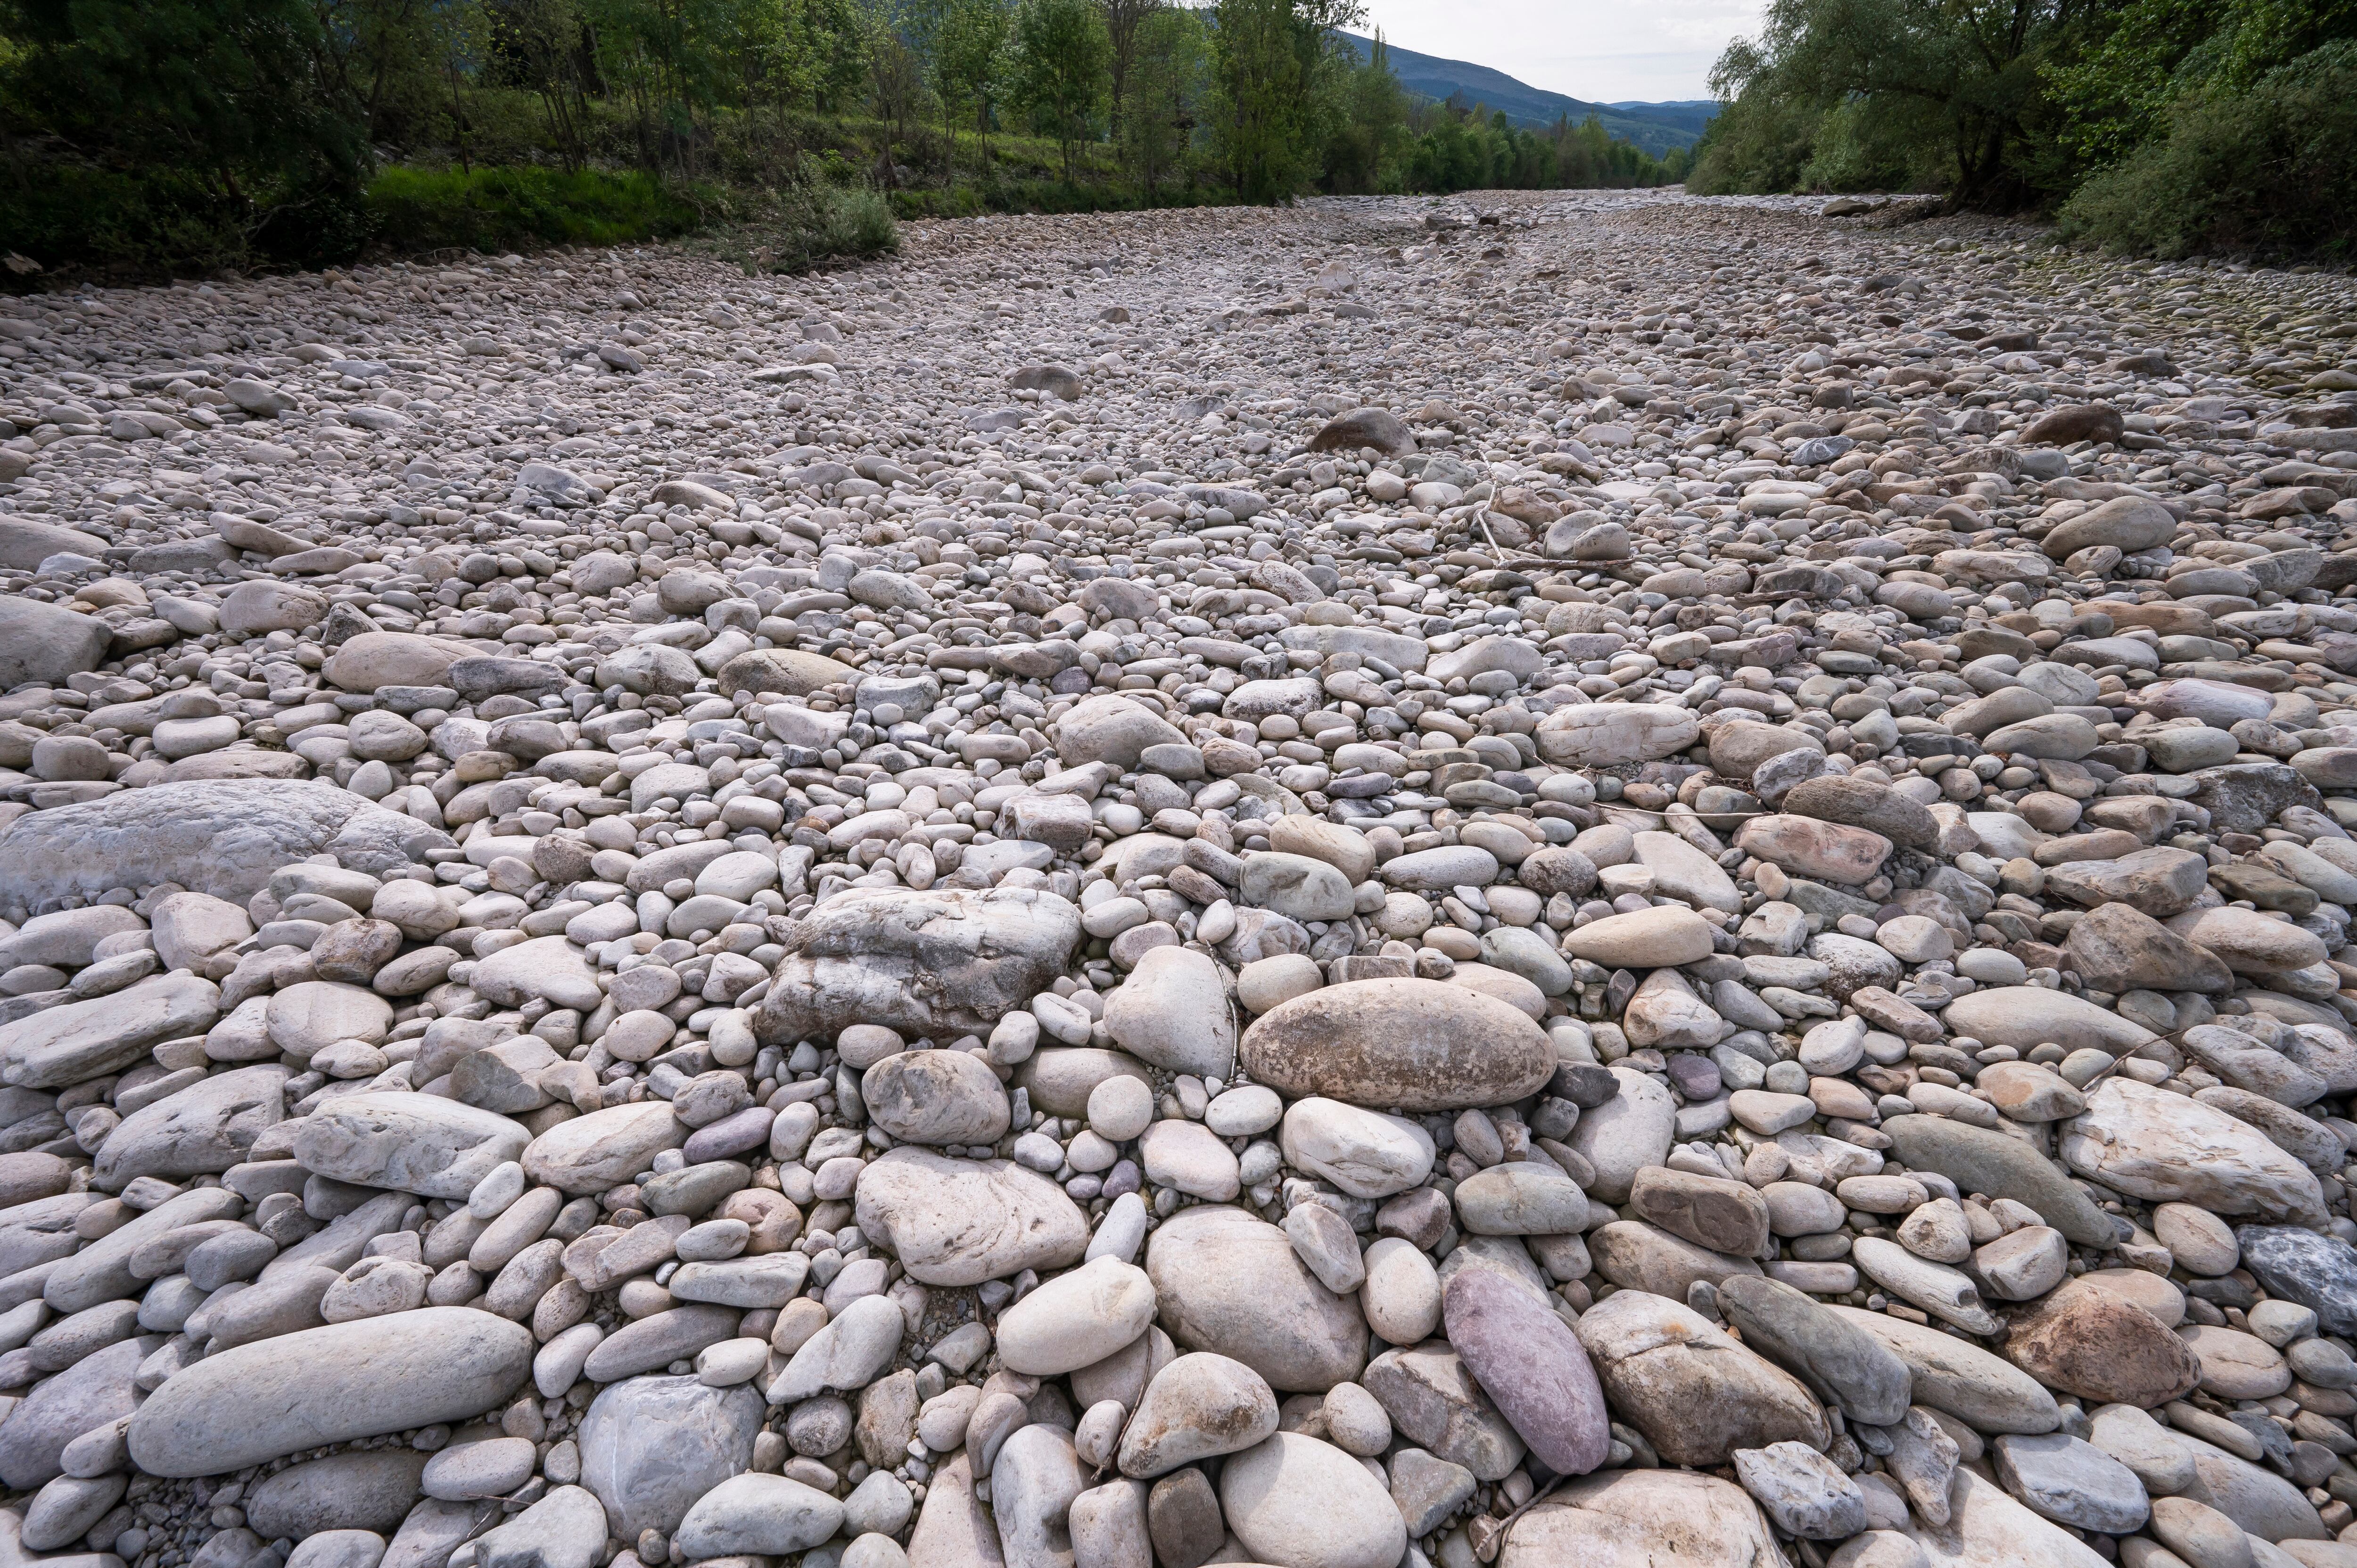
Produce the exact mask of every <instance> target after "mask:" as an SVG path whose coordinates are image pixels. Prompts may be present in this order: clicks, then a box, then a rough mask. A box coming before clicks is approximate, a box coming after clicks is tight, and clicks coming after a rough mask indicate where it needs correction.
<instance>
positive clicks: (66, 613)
mask: <svg viewBox="0 0 2357 1568" xmlns="http://www.w3.org/2000/svg"><path fill="white" fill-rule="evenodd" d="M111 636H112V632H111V630H110V629H109V628H108V627H107V624H106V623H105V622H104V621H102V620H100V619H99V618H97V617H96V616H87V615H76V614H75V613H74V612H73V611H71V610H70V609H68V608H66V607H64V606H63V605H53V604H48V603H45V602H43V601H42V600H39V599H28V598H27V597H25V596H23V595H21V594H0V692H5V691H8V690H10V689H12V688H15V687H17V686H22V685H26V684H28V683H30V682H40V683H41V684H43V685H45V686H62V685H64V684H65V682H66V677H67V676H69V675H79V674H81V673H82V672H84V671H90V670H95V669H97V668H98V667H99V665H100V664H101V663H102V662H103V661H104V660H105V659H106V644H107V640H108V639H109V637H111Z"/></svg>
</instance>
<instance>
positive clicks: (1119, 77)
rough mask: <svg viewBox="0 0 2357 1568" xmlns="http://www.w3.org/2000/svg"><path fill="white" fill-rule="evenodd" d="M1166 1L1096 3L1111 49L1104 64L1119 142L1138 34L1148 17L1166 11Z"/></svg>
mask: <svg viewBox="0 0 2357 1568" xmlns="http://www.w3.org/2000/svg"><path fill="white" fill-rule="evenodd" d="M1167 3H1168V0H1099V8H1100V9H1101V10H1102V12H1103V16H1104V29H1105V42H1106V43H1107V44H1109V45H1111V46H1112V48H1113V54H1112V57H1111V58H1110V59H1108V60H1107V61H1106V69H1107V71H1108V73H1109V76H1110V80H1109V81H1108V85H1109V86H1110V87H1111V88H1112V89H1113V134H1114V140H1116V141H1118V140H1120V138H1121V127H1122V114H1123V112H1124V111H1125V109H1126V108H1127V106H1128V97H1129V78H1130V71H1131V70H1132V68H1133V66H1134V64H1135V61H1136V59H1137V44H1138V38H1137V32H1138V28H1139V27H1140V26H1141V25H1143V24H1144V23H1145V21H1146V18H1147V17H1148V16H1153V15H1154V14H1155V13H1156V12H1157V11H1160V10H1162V9H1164V8H1165V7H1166V5H1167Z"/></svg>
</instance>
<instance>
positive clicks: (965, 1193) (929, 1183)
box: [856, 1148, 1089, 1285]
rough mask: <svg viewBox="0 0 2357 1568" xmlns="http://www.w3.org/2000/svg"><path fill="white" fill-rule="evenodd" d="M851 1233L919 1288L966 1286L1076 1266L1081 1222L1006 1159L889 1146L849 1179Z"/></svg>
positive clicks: (1046, 1184) (1054, 1189)
mask: <svg viewBox="0 0 2357 1568" xmlns="http://www.w3.org/2000/svg"><path fill="white" fill-rule="evenodd" d="M856 1209H857V1213H858V1219H859V1228H860V1230H863V1231H865V1232H866V1234H867V1236H868V1237H869V1239H870V1240H878V1241H881V1242H882V1243H883V1245H884V1246H886V1247H887V1248H888V1249H890V1251H891V1252H892V1254H893V1256H895V1257H897V1258H899V1260H900V1266H901V1267H902V1268H903V1269H906V1270H907V1271H908V1272H909V1277H910V1278H912V1279H914V1280H916V1281H917V1282H919V1283H921V1284H929V1285H976V1284H980V1283H983V1282H984V1281H985V1280H996V1279H1005V1278H1006V1277H1008V1276H1009V1275H1012V1274H1018V1273H1022V1272H1023V1271H1024V1270H1025V1269H1043V1270H1044V1269H1057V1268H1062V1267H1064V1266H1065V1265H1067V1264H1071V1263H1076V1262H1080V1261H1081V1254H1082V1252H1084V1251H1087V1249H1088V1244H1089V1223H1088V1219H1086V1217H1085V1216H1083V1215H1082V1213H1081V1211H1080V1209H1079V1208H1077V1207H1075V1206H1074V1204H1073V1202H1072V1200H1071V1198H1069V1197H1065V1196H1064V1190H1063V1188H1061V1187H1058V1186H1057V1185H1056V1184H1055V1183H1054V1182H1052V1181H1049V1179H1048V1178H1047V1177H1045V1176H1040V1175H1039V1174H1038V1173H1037V1172H1035V1171H1030V1170H1027V1169H1026V1168H1024V1167H1023V1166H1021V1165H1016V1164H1014V1163H1013V1162H1011V1161H1007V1160H959V1159H951V1158H949V1157H947V1156H946V1155H937V1154H934V1153H933V1152H932V1151H931V1150H930V1149H919V1148H899V1149H894V1150H892V1151H891V1152H890V1153H888V1154H887V1155H884V1156H883V1157H882V1158H880V1159H877V1160H875V1161H873V1162H871V1163H870V1164H869V1165H867V1167H866V1169H865V1170H863V1171H861V1172H860V1173H859V1188H858V1196H857V1199H856Z"/></svg>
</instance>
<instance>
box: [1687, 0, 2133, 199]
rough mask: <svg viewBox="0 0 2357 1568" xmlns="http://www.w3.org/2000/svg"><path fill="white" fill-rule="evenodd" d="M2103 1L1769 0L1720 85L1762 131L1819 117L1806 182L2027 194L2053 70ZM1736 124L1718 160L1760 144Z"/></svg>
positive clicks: (2032, 185)
mask: <svg viewBox="0 0 2357 1568" xmlns="http://www.w3.org/2000/svg"><path fill="white" fill-rule="evenodd" d="M2099 3H2100V0H1772V4H1770V6H1769V9H1768V15H1767V25H1766V27H1765V28H1764V30H1763V31H1762V33H1761V35H1760V38H1758V39H1756V40H1749V41H1747V40H1738V42H1737V43H1736V44H1735V45H1733V46H1731V47H1730V48H1728V49H1727V52H1726V53H1725V54H1724V55H1723V56H1721V57H1720V59H1719V62H1718V64H1717V67H1716V68H1715V70H1713V72H1712V76H1711V86H1712V90H1713V91H1715V92H1717V94H1718V96H1719V97H1720V98H1722V99H1727V100H1732V101H1734V102H1735V103H1736V105H1737V106H1738V108H1748V109H1749V114H1748V115H1747V119H1749V121H1750V122H1751V123H1752V124H1754V125H1755V126H1756V127H1757V128H1758V132H1759V133H1760V139H1761V140H1762V141H1764V142H1766V143H1769V144H1771V145H1772V144H1773V143H1775V142H1777V141H1780V140H1781V141H1785V142H1787V143H1789V140H1790V132H1789V129H1788V127H1789V125H1790V123H1791V122H1792V120H1793V119H1795V118H1796V117H1801V116H1805V117H1807V118H1808V119H1809V120H1811V121H1812V123H1813V124H1812V129H1811V131H1810V134H1809V143H1810V145H1809V162H1808V164H1807V165H1805V166H1803V168H1802V170H1801V172H1800V175H1799V179H1800V181H1801V183H1803V184H1833V185H1840V186H1845V187H1847V188H1858V186H1859V185H1860V183H1861V182H1867V183H1872V184H1878V185H1914V186H1925V187H1930V188H1943V189H1947V190H1950V191H1952V192H1953V194H1954V195H1955V197H1956V199H1958V200H1960V201H1964V202H1967V203H1972V204H1975V205H1984V206H2018V205H2020V204H2021V203H2023V202H2025V201H2028V200H2030V199H2035V198H2036V197H2037V196H2038V195H2040V185H2041V183H2042V182H2043V177H2041V176H2040V173H2039V172H2038V169H2039V166H2040V162H2041V155H2040V144H2041V143H2043V142H2047V141H2049V140H2050V137H2051V134H2052V127H2051V124H2050V121H2051V120H2052V119H2053V115H2052V114H2051V113H2050V103H2049V99H2048V94H2047V91H2046V86H2045V80H2044V79H2045V73H2046V71H2047V70H2049V69H2050V67H2051V66H2052V65H2054V64H2056V63H2059V60H2060V59H2061V56H2062V55H2063V53H2064V52H2065V51H2067V49H2068V48H2069V46H2070V44H2071V41H2072V37H2073V35H2074V33H2075V31H2076V30H2077V29H2078V28H2079V27H2081V26H2082V25H2083V23H2086V22H2089V21H2091V20H2093V18H2094V16H2095V15H2096V8H2097V5H2098V4H2099ZM1735 129H1736V127H1730V134H1729V136H1728V137H1727V138H1726V139H1724V140H1722V141H1721V142H1719V143H1718V144H1717V146H1715V147H1714V149H1713V152H1712V155H1711V156H1712V157H1714V158H1716V159H1717V160H1718V161H1719V162H1720V163H1721V164H1722V165H1724V164H1726V163H1727V162H1729V161H1731V160H1732V159H1733V157H1734V156H1735V155H1736V154H1737V152H1738V151H1739V150H1742V149H1743V148H1744V147H1745V146H1746V145H1757V144H1754V143H1752V142H1751V139H1750V138H1738V137H1736V136H1735V135H1734V134H1732V133H1733V131H1734V130H1735ZM1708 164H1709V160H1708V159H1706V168H1705V171H1704V172H1705V177H1706V183H1715V182H1713V181H1712V180H1711V175H1710V170H1709V167H1708Z"/></svg>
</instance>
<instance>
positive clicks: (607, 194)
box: [361, 166, 726, 252]
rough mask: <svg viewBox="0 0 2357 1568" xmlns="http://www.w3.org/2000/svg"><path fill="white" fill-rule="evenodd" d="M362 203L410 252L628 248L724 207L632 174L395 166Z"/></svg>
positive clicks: (381, 229) (381, 236)
mask: <svg viewBox="0 0 2357 1568" xmlns="http://www.w3.org/2000/svg"><path fill="white" fill-rule="evenodd" d="M361 205H362V207H363V209H365V211H366V213H367V216H368V226H369V232H370V235H371V239H373V240H374V241H375V242H378V243H380V244H384V245H388V246H390V247H392V248H393V249H396V250H403V251H438V250H463V251H486V252H490V251H513V250H529V249H533V248H535V247H538V246H542V245H621V244H629V243H631V242H636V241H643V240H656V239H669V238H673V237H674V236H677V235H681V234H685V233H689V232H692V231H694V230H696V229H698V228H701V227H702V226H703V225H704V224H705V223H706V222H707V221H709V220H711V219H712V218H713V217H715V216H716V215H717V214H718V213H719V211H720V209H722V208H723V207H724V206H725V205H726V204H725V200H724V199H722V198H721V197H720V196H719V195H718V193H716V192H713V191H709V190H705V189H702V188H697V187H693V186H688V187H673V186H664V185H661V184H658V183H657V182H656V181H655V180H653V179H652V178H651V177H648V176H646V175H643V174H640V173H638V172H636V171H631V172H628V173H622V174H608V173H605V172H603V171H600V170H596V169H582V170H579V171H577V172H575V173H572V174H567V173H565V172H564V171H562V170H559V169H550V168H536V167H530V166H525V167H518V168H486V169H477V170H475V171H474V172H472V173H471V174H469V173H462V172H461V171H459V170H457V169H421V168H407V167H401V166H395V167H392V168H388V169H385V170H384V171H382V173H380V174H379V175H378V176H377V177H376V178H375V179H373V180H371V182H370V183H369V188H368V191H367V193H366V194H365V195H364V196H363V197H362V198H361Z"/></svg>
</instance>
